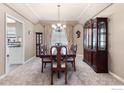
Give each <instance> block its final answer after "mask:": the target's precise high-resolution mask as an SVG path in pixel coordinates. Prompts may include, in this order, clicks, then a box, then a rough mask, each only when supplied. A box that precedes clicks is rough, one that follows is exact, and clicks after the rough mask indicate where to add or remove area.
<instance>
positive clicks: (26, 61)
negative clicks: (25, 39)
mask: <svg viewBox="0 0 124 93" xmlns="http://www.w3.org/2000/svg"><path fill="white" fill-rule="evenodd" d="M34 58H35V56H33V57H31V58H30V59H28V60H27V61H25V62H24V64H25V63H28V62H30V61H31V60H33V59H34Z"/></svg>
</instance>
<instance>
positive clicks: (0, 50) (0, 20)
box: [0, 4, 34, 75]
mask: <svg viewBox="0 0 124 93" xmlns="http://www.w3.org/2000/svg"><path fill="white" fill-rule="evenodd" d="M5 13H8V14H9V15H11V16H13V17H16V18H17V19H19V20H21V21H22V22H23V23H24V38H25V61H26V60H28V59H30V58H31V57H33V56H34V47H33V44H34V38H33V37H34V25H33V24H32V23H31V22H29V21H28V20H26V19H25V18H24V17H22V16H20V15H19V14H17V13H16V12H14V11H13V10H11V9H10V8H8V7H6V6H5V5H3V4H0V43H1V45H0V75H2V74H4V72H5V70H4V69H5V53H4V52H5V51H4V50H5V43H4V42H5ZM28 31H30V32H31V34H30V35H29V34H28Z"/></svg>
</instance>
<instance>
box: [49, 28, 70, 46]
mask: <svg viewBox="0 0 124 93" xmlns="http://www.w3.org/2000/svg"><path fill="white" fill-rule="evenodd" d="M56 43H61V44H62V45H67V44H68V41H67V35H66V32H65V30H64V29H63V30H62V31H61V32H58V31H56V30H55V29H53V30H52V37H51V45H55V44H56Z"/></svg>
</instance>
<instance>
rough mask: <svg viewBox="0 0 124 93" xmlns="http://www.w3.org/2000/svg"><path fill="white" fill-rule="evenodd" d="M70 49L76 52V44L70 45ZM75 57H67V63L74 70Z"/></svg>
mask: <svg viewBox="0 0 124 93" xmlns="http://www.w3.org/2000/svg"><path fill="white" fill-rule="evenodd" d="M70 51H71V52H72V53H74V54H75V55H76V53H77V44H76V45H73V44H72V45H71V48H70ZM75 58H76V56H75V57H67V63H71V64H72V67H73V68H74V71H76V66H75Z"/></svg>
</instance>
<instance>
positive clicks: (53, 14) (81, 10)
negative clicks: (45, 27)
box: [7, 3, 109, 23]
mask: <svg viewBox="0 0 124 93" xmlns="http://www.w3.org/2000/svg"><path fill="white" fill-rule="evenodd" d="M7 5H8V6H9V7H11V8H13V9H14V10H16V11H18V12H19V13H20V14H21V15H23V16H24V17H26V18H27V19H29V20H30V21H32V22H33V23H38V22H39V21H42V20H47V21H49V20H51V21H56V20H58V8H57V3H11V4H10V3H7ZM60 5H61V7H60V19H61V20H62V21H79V22H80V23H84V22H85V21H86V20H88V19H89V18H91V17H93V16H94V15H95V14H97V13H98V12H100V11H101V10H102V9H104V8H105V7H107V6H108V5H109V3H92V4H88V3H76V4H74V3H72V4H71V3H64V4H60Z"/></svg>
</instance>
